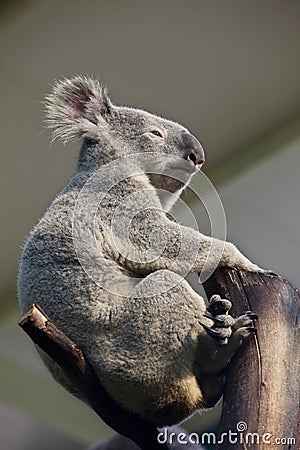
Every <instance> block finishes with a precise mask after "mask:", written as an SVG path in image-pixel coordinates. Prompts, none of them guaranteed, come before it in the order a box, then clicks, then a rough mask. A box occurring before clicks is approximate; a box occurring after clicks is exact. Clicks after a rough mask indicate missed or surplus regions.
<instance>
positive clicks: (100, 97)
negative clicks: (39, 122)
mask: <svg viewBox="0 0 300 450" xmlns="http://www.w3.org/2000/svg"><path fill="white" fill-rule="evenodd" d="M45 100H46V101H45V108H46V122H47V125H48V127H49V128H52V130H53V131H52V140H55V139H60V140H61V141H62V142H63V143H64V144H66V143H67V142H69V141H71V140H72V139H78V138H81V137H84V138H85V137H86V138H90V139H97V138H99V137H100V135H101V131H100V130H101V129H102V131H104V130H103V128H104V129H106V131H107V128H108V123H107V121H106V119H107V118H108V116H109V115H110V114H111V109H112V106H113V105H112V103H111V101H110V99H109V98H108V95H107V92H106V89H105V88H103V87H102V86H101V85H100V83H99V81H98V80H95V79H93V78H90V77H85V76H76V77H74V78H71V79H64V80H62V81H58V82H57V83H56V84H55V85H54V87H53V91H52V93H51V94H49V95H48V96H47V97H46V99H45Z"/></svg>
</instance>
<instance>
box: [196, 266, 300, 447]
mask: <svg viewBox="0 0 300 450" xmlns="http://www.w3.org/2000/svg"><path fill="white" fill-rule="evenodd" d="M204 288H205V291H206V294H207V296H208V297H210V296H211V295H213V294H216V293H217V294H219V295H221V296H223V297H226V298H228V299H230V300H231V301H232V303H233V307H232V313H233V314H235V315H240V314H242V313H243V312H245V311H249V310H252V311H254V312H256V313H257V314H258V321H257V322H256V328H257V334H256V336H255V337H254V338H250V339H249V340H248V341H247V342H246V343H244V344H243V346H242V348H241V349H240V351H239V352H238V353H237V355H235V357H234V358H233V360H232V362H231V364H230V366H229V368H228V371H227V385H226V389H225V393H224V403H223V410H222V418H221V424H220V428H219V436H221V435H222V433H228V431H229V430H231V431H232V432H237V433H238V442H237V443H236V444H234V443H232V444H231V445H230V448H231V449H232V450H234V449H236V450H237V449H239V450H240V449H241V448H243V449H250V448H251V450H264V449H266V450H267V449H269V448H270V443H273V445H274V443H275V440H276V439H283V440H282V443H284V442H285V445H282V447H279V448H287V449H295V450H296V449H297V444H296V438H297V425H298V411H299V392H300V365H299V361H300V346H299V337H300V329H299V319H300V315H299V314H300V301H299V292H298V291H297V289H296V288H294V287H293V286H292V285H291V284H290V283H289V282H288V281H286V280H284V279H282V278H280V277H278V276H277V275H275V274H267V273H249V272H244V271H236V270H230V269H218V270H217V271H216V272H215V273H214V274H213V276H212V277H211V278H210V279H209V280H207V281H206V282H205V284H204ZM243 428H246V430H243ZM247 433H257V436H256V435H255V436H253V437H251V436H250V435H248V436H247ZM241 434H243V438H244V441H247V440H248V443H247V442H243V447H241V442H240V437H241V436H240V435H241ZM287 439H291V440H290V441H287ZM298 439H299V436H298ZM264 441H265V442H264ZM225 442H226V437H225ZM222 445H224V444H221V445H220V446H219V447H218V446H217V449H221V448H224V446H222Z"/></svg>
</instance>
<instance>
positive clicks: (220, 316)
mask: <svg viewBox="0 0 300 450" xmlns="http://www.w3.org/2000/svg"><path fill="white" fill-rule="evenodd" d="M231 306H232V303H231V302H230V301H229V300H227V299H226V298H221V297H220V295H212V297H211V298H210V300H209V305H208V307H207V309H206V312H205V313H204V314H203V315H204V317H207V318H208V319H210V320H212V321H213V325H212V326H211V327H208V326H206V325H204V324H202V326H203V328H204V329H205V330H206V332H207V334H209V335H210V336H211V337H213V338H214V339H215V340H216V342H217V343H218V344H220V345H224V344H227V343H228V339H229V338H230V336H231V334H232V326H233V325H234V322H235V319H234V318H233V317H232V316H230V315H229V314H228V311H229V310H230V308H231Z"/></svg>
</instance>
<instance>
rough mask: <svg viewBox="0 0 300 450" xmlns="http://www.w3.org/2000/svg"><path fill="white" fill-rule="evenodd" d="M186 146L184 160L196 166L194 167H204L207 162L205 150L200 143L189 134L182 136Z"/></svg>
mask: <svg viewBox="0 0 300 450" xmlns="http://www.w3.org/2000/svg"><path fill="white" fill-rule="evenodd" d="M182 141H183V145H184V155H183V157H184V159H186V160H187V161H189V162H191V163H192V164H194V166H196V167H197V166H202V164H204V162H205V156H204V150H203V148H202V145H201V144H200V142H199V141H198V140H197V139H196V138H195V137H194V136H193V135H192V134H189V133H183V134H182Z"/></svg>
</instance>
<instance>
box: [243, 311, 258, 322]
mask: <svg viewBox="0 0 300 450" xmlns="http://www.w3.org/2000/svg"><path fill="white" fill-rule="evenodd" d="M244 315H245V316H247V317H249V319H251V320H257V319H258V315H257V314H256V313H255V312H253V311H246V312H245V313H244Z"/></svg>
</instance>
